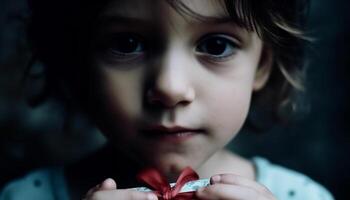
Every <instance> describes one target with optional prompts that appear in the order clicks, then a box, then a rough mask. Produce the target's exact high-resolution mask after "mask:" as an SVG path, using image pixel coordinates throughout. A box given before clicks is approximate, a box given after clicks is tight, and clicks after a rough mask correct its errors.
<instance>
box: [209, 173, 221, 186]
mask: <svg viewBox="0 0 350 200" xmlns="http://www.w3.org/2000/svg"><path fill="white" fill-rule="evenodd" d="M220 179H221V177H220V175H215V176H213V177H211V179H210V183H211V184H213V183H218V182H220Z"/></svg>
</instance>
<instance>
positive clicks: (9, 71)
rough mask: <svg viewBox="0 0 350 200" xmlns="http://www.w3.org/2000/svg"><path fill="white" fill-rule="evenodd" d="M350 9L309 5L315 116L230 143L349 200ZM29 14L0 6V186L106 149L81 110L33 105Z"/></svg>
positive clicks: (35, 82)
mask: <svg viewBox="0 0 350 200" xmlns="http://www.w3.org/2000/svg"><path fill="white" fill-rule="evenodd" d="M349 5H350V3H349V2H348V1H347V0H313V1H312V6H311V12H310V19H309V27H310V33H311V35H313V36H314V38H316V40H315V42H314V43H313V44H312V47H311V48H310V49H311V51H310V52H309V53H308V54H309V56H308V59H309V61H310V66H309V68H308V71H307V72H308V73H307V74H308V81H307V88H308V89H307V94H308V96H307V98H308V101H309V102H310V104H311V108H310V109H311V110H310V113H309V114H307V115H305V116H304V117H302V118H300V119H297V120H296V122H295V123H292V124H288V125H283V126H282V125H281V126H274V127H272V128H271V129H270V130H268V131H266V133H264V134H255V133H251V132H249V131H247V130H244V131H242V133H241V134H240V135H239V136H238V138H236V139H235V140H234V141H233V142H232V143H231V144H230V145H229V147H230V148H232V149H234V150H236V151H238V152H240V153H241V154H242V155H244V156H247V157H252V156H254V155H260V156H265V157H268V158H269V159H270V160H271V161H272V162H274V163H278V164H281V165H284V166H287V167H289V168H292V169H295V170H298V171H301V172H302V173H305V174H307V175H309V176H310V177H312V178H313V179H315V180H316V181H318V182H320V183H321V184H323V185H324V186H326V187H327V188H328V189H329V190H330V191H331V192H332V193H333V195H334V196H335V197H336V199H349V198H350V192H349V188H350V172H349V171H350V159H349V157H350V156H349V153H350V151H349V150H350V131H349V125H348V124H347V122H346V120H347V119H349V118H347V117H350V116H349V103H348V102H350V101H349V100H350V99H349V97H350V94H349V93H348V91H349V85H350V84H349V80H350V79H349V78H347V76H348V74H347V73H348V72H350V70H348V67H350V56H349V55H348V52H349V50H350V12H349V11H348V9H349V8H350V6H349ZM28 16H29V11H28V7H27V4H26V1H25V0H0V188H1V187H2V186H3V185H4V184H5V183H6V182H7V181H9V180H11V179H13V178H16V177H18V176H21V175H23V174H25V173H27V172H28V171H29V170H32V169H34V168H37V167H42V166H49V165H57V164H64V163H67V162H71V161H74V160H76V159H79V158H81V157H82V156H84V155H86V154H88V153H90V152H92V151H94V150H96V149H97V148H99V147H101V146H102V145H103V144H104V143H105V139H104V138H103V137H102V136H101V135H100V134H99V132H98V130H96V129H95V127H94V126H93V125H92V124H90V123H89V122H88V121H87V120H86V119H85V118H84V117H83V116H81V115H80V114H79V113H78V112H74V111H72V112H71V114H70V115H67V112H66V111H65V110H64V107H63V106H62V105H61V104H60V103H59V102H58V101H57V100H56V99H55V98H49V99H47V100H46V101H45V102H44V103H43V104H40V105H38V106H35V107H32V106H29V105H28V102H30V101H31V100H32V99H35V98H36V97H37V96H38V95H39V94H41V92H42V91H43V90H44V88H45V77H44V76H43V66H42V65H41V64H40V63H35V65H34V66H35V67H33V68H31V69H30V70H29V71H28V70H26V69H27V68H26V66H27V65H28V62H29V60H30V56H31V52H30V51H29V49H28V41H27V40H26V35H25V34H26V33H25V30H26V22H27V19H28ZM43 28H44V27H43ZM24 73H28V76H24Z"/></svg>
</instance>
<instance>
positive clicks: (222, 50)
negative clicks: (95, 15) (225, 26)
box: [100, 32, 240, 62]
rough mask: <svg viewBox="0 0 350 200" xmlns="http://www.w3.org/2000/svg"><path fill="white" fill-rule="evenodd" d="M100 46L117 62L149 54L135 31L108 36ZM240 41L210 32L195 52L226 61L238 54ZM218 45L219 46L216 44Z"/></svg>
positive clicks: (211, 58) (128, 60)
mask: <svg viewBox="0 0 350 200" xmlns="http://www.w3.org/2000/svg"><path fill="white" fill-rule="evenodd" d="M107 38H109V39H107V40H106V41H105V42H104V43H103V44H102V47H101V48H100V49H101V50H102V53H103V54H104V55H106V56H107V58H110V59H112V60H114V61H117V62H133V61H137V60H140V59H142V58H144V56H145V55H146V54H147V50H148V49H147V43H146V40H144V39H143V38H142V37H141V36H139V35H137V34H134V33H127V32H126V33H117V34H113V35H112V36H109V37H107ZM238 44H239V43H238V42H236V39H234V38H233V37H231V36H228V35H227V34H220V33H217V34H213V33H211V34H208V35H205V36H203V37H202V38H201V39H200V40H199V41H198V43H197V44H196V47H195V49H194V51H195V53H196V54H197V55H198V56H199V57H200V58H203V59H205V60H208V61H213V62H224V61H226V60H228V59H230V58H231V57H232V56H233V55H235V54H236V51H237V50H238V49H239V48H240V47H239V45H238ZM216 45H217V46H216ZM215 48H216V49H215Z"/></svg>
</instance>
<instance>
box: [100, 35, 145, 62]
mask: <svg viewBox="0 0 350 200" xmlns="http://www.w3.org/2000/svg"><path fill="white" fill-rule="evenodd" d="M103 52H105V53H106V55H107V56H109V57H112V58H113V59H115V60H118V61H129V60H133V59H136V58H139V57H140V56H143V55H144V52H145V44H144V42H143V40H142V39H141V38H140V37H138V36H137V35H135V34H132V33H119V34H113V35H112V36H110V37H108V39H107V40H106V41H105V42H104V45H103Z"/></svg>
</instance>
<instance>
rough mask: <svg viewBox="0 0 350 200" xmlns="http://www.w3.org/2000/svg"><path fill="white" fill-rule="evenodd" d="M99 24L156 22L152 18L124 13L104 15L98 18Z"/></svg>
mask: <svg viewBox="0 0 350 200" xmlns="http://www.w3.org/2000/svg"><path fill="white" fill-rule="evenodd" d="M97 23H98V24H102V25H106V24H107V25H108V24H116V23H118V24H126V25H130V24H150V23H154V22H152V20H151V19H144V18H137V17H129V16H122V15H103V16H101V17H99V18H98V20H97Z"/></svg>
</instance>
